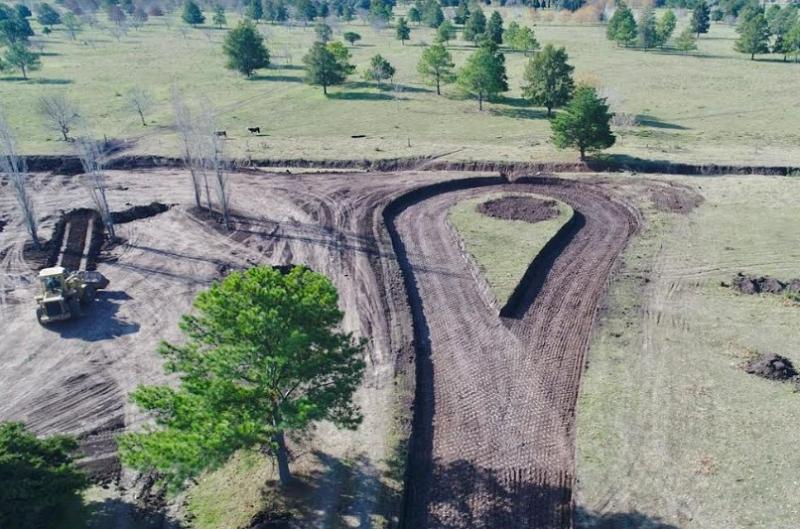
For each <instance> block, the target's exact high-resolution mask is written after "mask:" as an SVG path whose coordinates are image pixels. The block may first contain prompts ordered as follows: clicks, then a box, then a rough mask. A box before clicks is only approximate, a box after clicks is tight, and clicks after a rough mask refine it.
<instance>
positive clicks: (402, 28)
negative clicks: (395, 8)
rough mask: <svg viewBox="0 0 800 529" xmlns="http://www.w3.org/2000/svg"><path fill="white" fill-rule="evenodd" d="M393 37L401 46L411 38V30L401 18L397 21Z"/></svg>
mask: <svg viewBox="0 0 800 529" xmlns="http://www.w3.org/2000/svg"><path fill="white" fill-rule="evenodd" d="M395 36H396V37H397V40H399V41H400V42H401V43H402V44H403V45H405V43H406V41H407V40H408V39H409V38H411V28H410V27H408V23H407V22H406V19H405V18H403V17H400V19H398V21H397V28H396V31H395Z"/></svg>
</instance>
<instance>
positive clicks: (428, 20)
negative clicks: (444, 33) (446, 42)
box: [422, 0, 444, 28]
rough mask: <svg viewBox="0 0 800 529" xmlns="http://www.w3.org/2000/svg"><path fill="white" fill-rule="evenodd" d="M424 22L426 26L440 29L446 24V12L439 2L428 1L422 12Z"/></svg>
mask: <svg viewBox="0 0 800 529" xmlns="http://www.w3.org/2000/svg"><path fill="white" fill-rule="evenodd" d="M422 21H423V22H424V23H425V25H426V26H428V27H431V28H438V27H439V26H441V25H442V22H444V11H442V6H441V4H439V2H438V1H437V0H428V2H427V3H426V4H425V6H424V9H423V10H422Z"/></svg>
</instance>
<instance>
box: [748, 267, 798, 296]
mask: <svg viewBox="0 0 800 529" xmlns="http://www.w3.org/2000/svg"><path fill="white" fill-rule="evenodd" d="M733 288H735V289H736V290H738V291H739V292H741V293H742V294H761V293H764V294H783V293H786V294H797V293H800V279H793V280H792V281H790V282H789V283H784V282H783V281H779V280H777V279H775V278H774V277H767V276H761V277H756V276H748V275H744V274H742V273H741V272H739V273H738V274H737V275H736V277H735V278H733Z"/></svg>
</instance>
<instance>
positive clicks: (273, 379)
mask: <svg viewBox="0 0 800 529" xmlns="http://www.w3.org/2000/svg"><path fill="white" fill-rule="evenodd" d="M319 45H320V43H317V44H315V46H317V47H318V46H319ZM341 322H342V312H341V311H340V310H339V307H338V295H337V292H336V289H335V288H334V286H333V285H332V284H331V282H330V281H329V280H328V279H327V278H325V277H324V276H322V275H319V274H316V273H314V272H311V271H310V270H308V269H306V268H304V267H295V268H293V269H292V270H291V271H289V272H287V273H282V272H280V271H278V270H275V269H273V268H270V267H256V268H251V269H249V270H247V271H244V272H234V273H232V274H230V275H229V276H228V277H226V278H225V279H224V280H223V281H222V282H220V283H214V284H213V285H212V286H211V288H210V289H209V290H207V291H204V292H201V293H200V294H198V296H197V298H196V299H195V301H194V313H193V314H191V315H185V316H183V318H182V319H181V323H180V327H181V330H182V331H183V332H184V334H185V336H186V342H185V343H184V344H180V345H176V344H170V343H166V342H164V343H162V345H161V347H160V349H159V351H160V353H161V354H162V355H163V356H164V358H165V359H166V364H165V366H166V369H167V371H168V372H170V373H176V374H177V375H178V377H179V379H180V386H179V387H177V388H175V387H171V386H141V387H139V388H138V389H136V391H134V392H133V394H132V398H133V400H134V402H135V403H136V404H138V405H139V406H140V407H141V408H142V409H144V410H146V411H148V412H150V413H152V414H153V417H154V419H155V422H156V425H157V427H155V428H148V429H147V430H146V431H144V432H142V433H130V434H126V435H123V436H121V437H120V439H119V448H120V455H121V457H122V461H123V462H124V463H126V464H127V465H130V466H132V467H134V468H137V469H140V470H148V469H155V470H157V471H159V472H160V473H161V474H162V475H163V476H165V478H166V479H167V480H168V482H169V483H171V484H172V485H180V484H182V483H183V482H184V481H185V480H186V479H187V478H189V477H191V476H194V475H197V474H198V473H199V472H202V471H203V470H205V469H209V468H214V467H216V466H219V465H220V464H222V463H224V462H225V461H226V460H227V459H228V458H229V457H230V456H231V455H232V454H233V453H234V452H235V451H236V450H239V449H241V448H248V447H267V448H269V449H270V450H271V452H272V453H273V454H274V455H275V457H276V460H277V463H278V473H279V477H280V480H281V483H283V484H288V483H289V482H290V481H291V479H292V476H291V471H290V469H289V457H288V452H287V448H286V442H285V434H286V433H287V432H292V431H302V430H304V429H306V428H307V427H309V426H310V425H311V424H313V423H315V422H317V421H322V420H328V421H331V422H333V423H334V424H335V425H337V426H339V427H342V428H355V427H356V426H357V425H358V424H359V423H360V421H361V415H360V412H359V410H358V408H357V406H356V405H355V404H354V403H353V393H354V392H355V390H356V388H357V387H358V385H359V383H360V381H361V378H362V375H363V372H364V367H365V364H364V360H363V346H364V344H363V342H362V341H358V340H356V339H354V338H353V337H352V336H351V335H350V334H348V333H345V332H342V331H341V330H340V325H341Z"/></svg>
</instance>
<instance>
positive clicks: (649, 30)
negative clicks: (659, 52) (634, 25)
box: [637, 6, 658, 51]
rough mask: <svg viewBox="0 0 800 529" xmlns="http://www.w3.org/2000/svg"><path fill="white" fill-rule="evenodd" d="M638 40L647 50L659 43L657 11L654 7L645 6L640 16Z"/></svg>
mask: <svg viewBox="0 0 800 529" xmlns="http://www.w3.org/2000/svg"><path fill="white" fill-rule="evenodd" d="M637 42H638V44H639V46H641V48H642V49H643V50H645V51H647V50H648V49H650V48H654V47H655V46H657V45H658V29H657V24H656V13H655V11H654V10H653V8H652V7H649V6H648V7H645V8H644V9H643V10H642V13H641V15H640V16H639V24H638V35H637Z"/></svg>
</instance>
